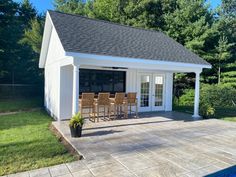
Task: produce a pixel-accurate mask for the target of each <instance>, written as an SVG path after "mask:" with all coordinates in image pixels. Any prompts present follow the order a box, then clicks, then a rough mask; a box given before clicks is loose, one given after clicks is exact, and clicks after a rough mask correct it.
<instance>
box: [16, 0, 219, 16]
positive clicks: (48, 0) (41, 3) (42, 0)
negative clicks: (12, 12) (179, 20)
mask: <svg viewBox="0 0 236 177" xmlns="http://www.w3.org/2000/svg"><path fill="white" fill-rule="evenodd" d="M15 1H17V2H22V1H23V0H15ZM30 2H31V3H32V4H33V5H34V6H35V7H36V9H37V10H38V12H39V13H42V12H45V11H47V9H50V10H53V9H54V7H53V0H30ZM207 2H210V4H211V8H216V7H217V6H218V5H219V4H220V3H221V0H207Z"/></svg>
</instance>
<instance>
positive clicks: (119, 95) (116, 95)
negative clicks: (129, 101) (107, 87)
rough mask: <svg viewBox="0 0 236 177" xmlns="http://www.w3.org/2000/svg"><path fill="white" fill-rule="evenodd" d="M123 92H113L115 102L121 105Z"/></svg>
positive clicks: (123, 96) (123, 97)
mask: <svg viewBox="0 0 236 177" xmlns="http://www.w3.org/2000/svg"><path fill="white" fill-rule="evenodd" d="M124 99H125V93H116V94H115V104H117V105H121V104H123V103H124Z"/></svg>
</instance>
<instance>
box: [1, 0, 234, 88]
mask: <svg viewBox="0 0 236 177" xmlns="http://www.w3.org/2000/svg"><path fill="white" fill-rule="evenodd" d="M54 6H55V10H57V11H60V12H65V13H72V14H79V15H83V16H87V17H90V18H96V19H102V20H108V21H112V22H116V23H120V24H123V25H129V26H134V27H138V28H145V29H152V30H156V31H162V32H163V33H165V34H167V35H168V36H170V37H172V38H173V39H175V40H176V41H177V42H179V43H181V44H182V45H184V46H185V47H186V48H188V49H190V50H191V51H193V52H195V53H196V54H197V55H199V56H200V57H202V58H203V59H205V60H206V61H208V62H209V63H211V64H212V66H213V67H212V69H208V70H204V72H203V74H202V78H201V79H202V82H204V83H208V84H216V83H219V84H227V85H232V86H234V87H236V0H222V3H221V5H220V6H219V7H217V8H215V9H212V8H211V6H210V4H209V3H207V1H205V0H87V1H85V0H54ZM0 20H1V21H0V26H1V27H0V82H1V83H12V82H16V83H43V82H42V80H43V79H42V78H43V74H42V70H39V69H38V60H39V53H40V48H41V40H42V34H43V26H44V20H45V14H38V13H37V10H36V9H35V8H34V7H33V5H32V4H31V3H30V2H29V0H24V1H23V2H22V3H16V2H14V1H13V0H2V1H1V5H0ZM193 78H194V77H193V75H192V74H177V75H176V76H175V83H176V85H177V86H179V87H182V88H186V87H191V86H192V84H193Z"/></svg>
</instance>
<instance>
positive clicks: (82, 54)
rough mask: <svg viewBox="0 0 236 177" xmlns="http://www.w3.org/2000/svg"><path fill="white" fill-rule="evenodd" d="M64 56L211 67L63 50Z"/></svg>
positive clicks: (200, 66)
mask: <svg viewBox="0 0 236 177" xmlns="http://www.w3.org/2000/svg"><path fill="white" fill-rule="evenodd" d="M65 55H66V56H72V57H79V58H90V59H96V60H107V61H114V62H127V61H129V62H132V63H144V64H155V65H156V64H159V65H168V66H179V67H190V68H201V69H203V68H211V65H202V64H191V63H181V62H171V61H161V60H148V59H143V58H140V59H137V58H127V57H116V56H107V55H96V54H85V53H77V52H65Z"/></svg>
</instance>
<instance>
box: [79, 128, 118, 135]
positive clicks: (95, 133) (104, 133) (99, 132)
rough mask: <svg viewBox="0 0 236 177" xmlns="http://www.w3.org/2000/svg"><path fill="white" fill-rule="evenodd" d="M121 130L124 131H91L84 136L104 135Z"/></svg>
mask: <svg viewBox="0 0 236 177" xmlns="http://www.w3.org/2000/svg"><path fill="white" fill-rule="evenodd" d="M87 130H88V129H87ZM120 132H122V131H116V130H102V131H96V132H91V133H86V134H83V137H88V136H103V135H109V134H114V133H120Z"/></svg>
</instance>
